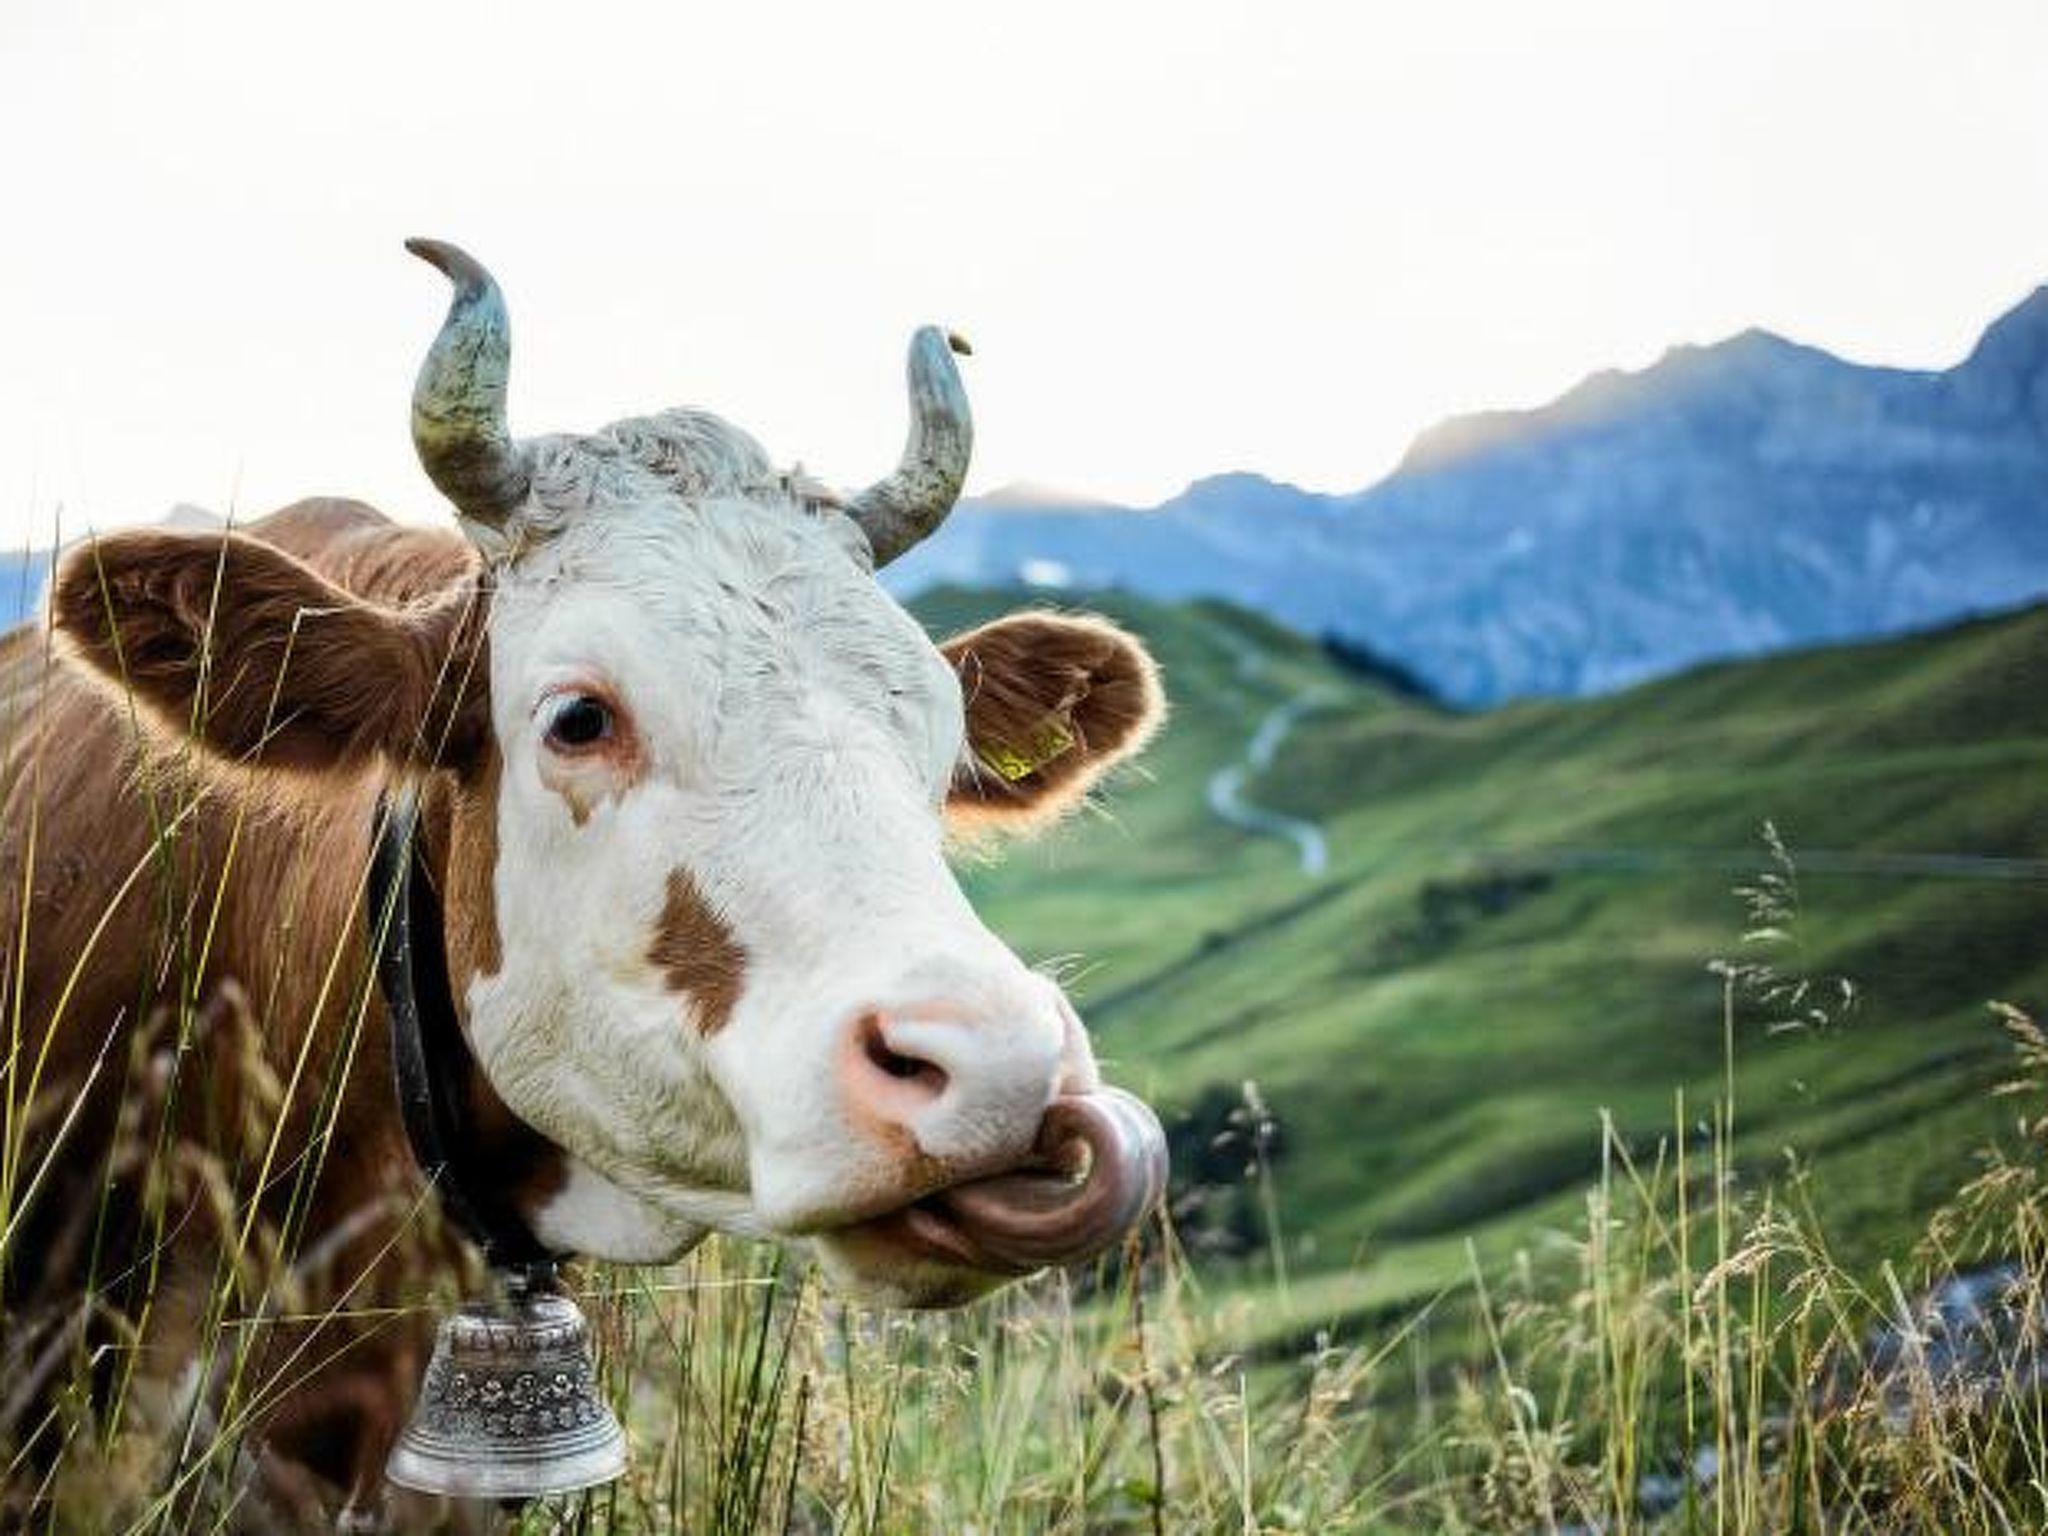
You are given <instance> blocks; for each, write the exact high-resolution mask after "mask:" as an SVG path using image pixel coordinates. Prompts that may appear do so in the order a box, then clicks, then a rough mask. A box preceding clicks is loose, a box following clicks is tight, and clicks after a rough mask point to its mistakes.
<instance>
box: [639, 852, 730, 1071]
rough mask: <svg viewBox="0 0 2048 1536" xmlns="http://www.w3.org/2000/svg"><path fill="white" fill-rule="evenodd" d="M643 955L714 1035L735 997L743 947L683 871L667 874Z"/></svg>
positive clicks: (699, 1024)
mask: <svg viewBox="0 0 2048 1536" xmlns="http://www.w3.org/2000/svg"><path fill="white" fill-rule="evenodd" d="M647 958H648V959H650V960H652V961H653V962H654V963H655V964H656V965H658V966H660V967H661V970H662V974H663V975H664V976H666V977H667V978H668V984H669V986H670V987H672V988H673V989H674V990H676V991H677V992H680V993H682V994H683V996H685V997H687V998H689V999H691V1000H692V1001H693V1002H694V1003H695V1005H696V1009H697V1028H698V1029H699V1030H701V1031H702V1032H703V1033H704V1034H707V1035H715V1034H717V1033H718V1032H719V1030H721V1029H723V1028H724V1027H725V1021H726V1020H727V1019H729V1018H731V1017H732V1010H733V1008H734V1006H735V1005H736V1004H737V1003H738V1002H739V1000H740V983H741V981H742V980H743V979H744V977H745V975H746V969H747V952H746V951H745V950H744V949H742V948H741V947H740V945H739V941H738V940H737V939H735V938H734V937H733V933H732V929H731V928H729V927H727V926H726V923H725V920H724V919H723V918H721V917H720V916H719V915H718V914H717V913H716V912H714V911H712V910H711V904H710V903H709V902H707V901H705V899H704V896H703V893H702V892H701V891H699V890H698V889H697V882H696V881H694V880H692V879H691V878H690V876H689V873H688V871H686V870H680V869H678V870H672V871H670V873H669V877H668V897H667V899H666V900H665V901H664V902H663V903H662V907H661V916H660V917H659V918H657V919H656V920H655V925H654V945H653V947H652V948H651V949H649V950H648V952H647Z"/></svg>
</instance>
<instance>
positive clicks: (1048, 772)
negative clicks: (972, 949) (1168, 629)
mask: <svg viewBox="0 0 2048 1536" xmlns="http://www.w3.org/2000/svg"><path fill="white" fill-rule="evenodd" d="M939 649H940V651H941V652H942V653H943V654H944V655H945V658H946V659H947V660H948V661H949V662H951V663H952V664H953V670H954V671H955V672H957V673H959V675H960V693H961V697H962V699H963V701H964V702H965V704H966V707H967V752H966V760H965V761H964V762H962V764H961V765H960V768H959V770H958V771H957V772H956V773H955V774H954V776H953V790H952V795H951V797H950V798H949V800H948V802H947V807H946V808H947V811H948V813H949V814H951V815H953V816H955V817H957V818H959V819H960V820H962V821H964V822H966V823H967V824H969V825H973V824H975V823H982V824H989V823H995V824H999V825H1022V824H1030V823H1035V822H1042V821H1048V820H1051V819H1052V818H1054V817H1056V816H1058V815H1060V814H1061V813H1062V812H1063V811H1066V810H1068V809H1069V808H1071V807H1072V806H1074V805H1077V804H1079V803H1080V801H1081V798H1082V797H1083V796H1084V795H1085V794H1087V792H1088V789H1089V786H1091V785H1092V784H1094V783H1095V781H1096V780H1097V779H1099V778H1101V777H1102V775H1103V774H1104V773H1105V772H1106V771H1107V770H1108V769H1110V768H1111V767H1112V766H1114V765H1115V764H1117V763H1119V762H1121V761H1123V760H1124V759H1125V758H1127V757H1129V756H1131V755H1132V754H1133V753H1135V752H1136V751H1137V750H1138V749H1139V748H1140V747H1142V746H1144V744H1145V743H1146V741H1147V740H1148V739H1150V737H1151V735H1152V733H1153V731H1155V730H1156V729H1158V726H1159V722H1160V720H1161V719H1162V718H1163V716H1164V714H1165V708H1166V705H1165V699H1164V697H1163V695H1162V694H1161V693H1160V690H1159V669H1158V668H1157V667H1156V666H1154V665H1153V663H1152V658H1151V657H1150V656H1149V655H1147V654H1146V653H1145V648H1144V646H1142V645H1141V644H1139V643H1138V641H1137V640H1136V639H1134V638H1133V637H1132V636H1130V635H1128V634H1126V633H1124V631H1123V630H1121V629H1118V628H1117V627H1116V626H1115V625H1114V624H1112V623H1110V622H1109V621H1108V620H1107V619H1098V618H1093V617H1085V616H1068V615H1064V614H1054V613H1020V614H1013V615H1011V616H1010V617H1008V618H1004V619H997V620H996V621H995V622H994V623H992V624H984V625H982V627H981V628H979V629H974V630H969V631H968V632H967V633H966V634H964V635H957V636H955V637H954V638H953V639H951V640H948V641H947V642H946V643H945V644H944V645H942V646H940V647H939Z"/></svg>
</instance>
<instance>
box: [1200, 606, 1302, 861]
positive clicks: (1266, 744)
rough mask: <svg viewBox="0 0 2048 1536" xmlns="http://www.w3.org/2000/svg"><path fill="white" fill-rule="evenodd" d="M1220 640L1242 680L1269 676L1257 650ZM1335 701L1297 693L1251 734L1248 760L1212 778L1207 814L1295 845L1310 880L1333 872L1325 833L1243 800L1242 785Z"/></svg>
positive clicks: (1236, 640)
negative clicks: (1306, 717) (1308, 719)
mask: <svg viewBox="0 0 2048 1536" xmlns="http://www.w3.org/2000/svg"><path fill="white" fill-rule="evenodd" d="M1216 638H1217V640H1218V641H1219V642H1220V643H1221V644H1222V645H1223V646H1224V647H1225V648H1226V649H1227V650H1229V651H1230V653H1231V655H1232V657H1233V658H1234V659H1235V661H1236V663H1237V675H1238V677H1239V678H1240V679H1242V680H1243V681H1245V682H1248V683H1255V682H1258V681H1259V680H1260V679H1261V678H1262V677H1263V676H1264V675H1265V670H1266V657H1265V653H1264V652H1263V651H1261V650H1259V648H1258V647H1257V646H1255V645H1253V644H1252V643H1251V642H1250V641H1248V640H1245V639H1243V638H1242V637H1241V636H1238V635H1233V634H1231V633H1229V632H1228V631H1226V630H1219V631H1217V634H1216ZM1332 702H1333V698H1332V696H1331V695H1329V694H1327V693H1322V692H1309V693H1303V694H1298V695H1296V696H1295V697H1294V698H1292V699H1289V700H1288V701H1287V702H1286V703H1284V704H1280V705H1278V706H1276V707H1275V708H1273V709H1271V710H1269V711H1267V713H1266V715H1265V717H1264V718H1263V719H1261V720H1260V721H1259V725H1258V729H1257V730H1255V731H1253V732H1252V736H1251V740H1250V741H1249V742H1247V743H1246V744H1245V749H1244V756H1243V757H1241V758H1239V759H1238V760H1237V761H1236V762H1234V763H1232V764H1230V765H1229V766H1228V767H1225V768H1219V769H1217V770H1216V771H1215V772H1214V773H1212V774H1210V775H1209V787H1208V797H1209V809H1210V811H1211V812H1212V813H1213V814H1214V815H1215V816H1216V818H1217V819H1218V820H1219V821H1222V822H1225V823H1227V824H1228V825H1230V826H1233V827H1236V828H1237V829H1238V830H1239V831H1241V832H1249V833H1252V834H1253V835H1255V836H1260V837H1277V838H1280V839H1281V840H1283V841H1285V842H1289V843H1292V844H1293V845H1294V847H1295V851H1296V853H1297V854H1298V855H1299V857H1300V860H1301V872H1302V873H1303V874H1304V875H1306V876H1308V877H1309V878H1310V879H1314V878H1316V877H1317V876H1319V875H1321V874H1322V873H1323V872H1324V871H1325V870H1327V869H1328V868H1329V867H1330V844H1329V839H1328V838H1326V837H1325V836H1324V835H1323V829H1322V828H1321V827H1319V826H1317V825H1316V824H1315V823H1314V822H1312V821H1305V820H1303V819H1302V818H1301V817H1298V816H1289V815H1286V814H1284V813H1283V812H1280V811H1276V810H1272V809H1270V808H1268V807H1266V806H1263V805H1257V804H1254V803H1253V802H1252V801H1250V800H1247V799H1246V798H1245V797H1244V786H1245V782H1246V781H1247V780H1248V779H1250V778H1251V777H1252V775H1253V774H1256V773H1264V772H1265V771H1266V770H1267V769H1268V768H1271V767H1272V766H1273V760H1274V758H1275V757H1277V756H1278V755H1279V752H1280V748H1281V746H1282V745H1283V744H1284V743H1285V742H1286V740H1287V736H1288V733H1289V732H1290V731H1292V730H1293V729H1294V727H1295V726H1296V725H1297V724H1299V723H1300V721H1301V719H1302V717H1303V716H1304V715H1307V714H1311V713H1313V712H1314V711H1316V710H1318V709H1322V708H1325V707H1326V706H1328V705H1329V704H1330V703H1332Z"/></svg>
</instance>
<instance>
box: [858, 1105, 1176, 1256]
mask: <svg viewBox="0 0 2048 1536" xmlns="http://www.w3.org/2000/svg"><path fill="white" fill-rule="evenodd" d="M1166 1173H1167V1159H1166V1134H1165V1132H1164V1131H1162V1130H1161V1129H1160V1126H1159V1117H1158V1116H1157V1115H1155V1114H1153V1112H1152V1110H1151V1108H1150V1107H1149V1106H1148V1105H1146V1104H1145V1103H1144V1102H1143V1101H1142V1100H1140V1099H1137V1098H1134V1097H1133V1096H1132V1095H1130V1094H1128V1093H1125V1092H1123V1091H1122V1090H1121V1089H1117V1088H1098V1089H1095V1090H1093V1091H1091V1092H1087V1093H1074V1094H1065V1095H1062V1096H1061V1097H1060V1098H1058V1099H1055V1100H1054V1101H1053V1103H1052V1105H1051V1107H1050V1108H1048V1109H1047V1110H1046V1112H1045V1118H1044V1120H1043V1121H1042V1122H1041V1124H1040V1127H1039V1133H1038V1139H1037V1143H1036V1145H1035V1146H1034V1148H1033V1150H1032V1154H1031V1156H1030V1157H1029V1158H1028V1159H1027V1160H1026V1161H1025V1162H1023V1163H1022V1164H1020V1165H1019V1166H1017V1167H1015V1168H1012V1169H1009V1170H1007V1171H1005V1172H1002V1173H998V1174H993V1175H990V1176H987V1177H982V1178H977V1179H972V1180H969V1181H967V1182H966V1183H962V1184H955V1185H952V1186H950V1187H948V1188H945V1189H941V1190H938V1191H936V1192H934V1193H932V1194H929V1195H926V1196H925V1197H923V1198H922V1199H920V1200H918V1201H916V1202H915V1203H913V1204H911V1205H908V1206H905V1207H903V1208H902V1209H900V1210H897V1211H893V1212H891V1213H889V1214H888V1215H885V1216H878V1217H872V1218H870V1219H869V1220H868V1221H866V1222H863V1223H861V1224H860V1225H861V1226H862V1227H865V1228H866V1229H867V1232H868V1233H869V1234H870V1235H872V1236H874V1237H876V1238H880V1239H882V1240H883V1241H884V1242H887V1243H889V1244H890V1245H891V1246H898V1247H902V1248H905V1249H907V1250H909V1251H910V1252H911V1253H913V1254H915V1255H917V1256H919V1257H922V1258H925V1259H927V1260H931V1261H935V1262H938V1263H941V1264H945V1265H949V1266H958V1267H960V1268H965V1269H971V1270H977V1271H979V1272H981V1273H984V1274H992V1275H1006V1276H1012V1275H1025V1274H1030V1273H1031V1272H1032V1271H1034V1270H1039V1269H1044V1268H1046V1267H1048V1266H1050V1265H1055V1264H1078V1263H1081V1262H1083V1261H1084V1260H1087V1259H1092V1258H1094V1257H1096V1256H1097V1255H1098V1254H1101V1253H1104V1252H1106V1251H1107V1250H1108V1249H1110V1248H1112V1247H1114V1246H1115V1245H1116V1244H1117V1243H1118V1242H1119V1241H1120V1240H1121V1239H1122V1238H1124V1237H1125V1236H1126V1235H1128V1234H1129V1233H1130V1232H1131V1231H1132V1230H1133V1229H1134V1228H1135V1227H1136V1226H1137V1225H1138V1223H1139V1222H1140V1221H1142V1220H1143V1219H1144V1217H1145V1215H1146V1213H1147V1212H1149V1211H1150V1210H1151V1209H1152V1208H1153V1207H1154V1206H1155V1205H1157V1204H1158V1202H1159V1200H1160V1197H1161V1196H1162V1195H1163V1194H1164V1193H1165V1191H1166Z"/></svg>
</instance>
